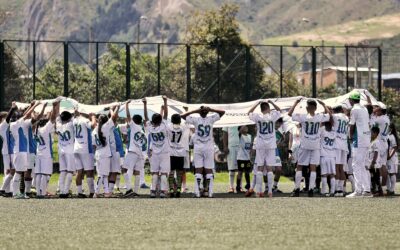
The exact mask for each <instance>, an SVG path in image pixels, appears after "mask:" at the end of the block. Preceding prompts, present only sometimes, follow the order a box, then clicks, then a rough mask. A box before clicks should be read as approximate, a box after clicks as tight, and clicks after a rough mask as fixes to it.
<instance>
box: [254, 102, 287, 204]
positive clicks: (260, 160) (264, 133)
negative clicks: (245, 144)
mask: <svg viewBox="0 0 400 250" xmlns="http://www.w3.org/2000/svg"><path fill="white" fill-rule="evenodd" d="M269 104H271V105H272V106H273V107H274V108H275V110H272V111H271V109H270V106H269ZM258 105H260V109H261V113H262V114H261V115H260V114H255V113H253V112H254V110H255V109H256V107H257V106H258ZM248 115H249V118H250V120H252V121H253V122H255V123H256V126H257V143H256V144H255V146H256V163H257V166H258V170H257V175H256V178H257V180H256V183H257V184H256V192H257V195H258V197H264V192H263V191H262V186H263V185H262V183H263V171H264V169H265V168H266V169H267V172H268V173H267V175H268V196H269V197H270V198H271V197H272V178H273V173H272V166H274V164H275V162H276V148H277V147H276V135H275V122H276V121H277V120H278V119H279V118H280V117H281V110H280V108H279V107H278V106H277V105H276V104H275V103H273V102H272V101H271V100H268V101H260V102H258V103H256V104H255V105H254V106H253V107H251V108H250V110H249V112H248Z"/></svg>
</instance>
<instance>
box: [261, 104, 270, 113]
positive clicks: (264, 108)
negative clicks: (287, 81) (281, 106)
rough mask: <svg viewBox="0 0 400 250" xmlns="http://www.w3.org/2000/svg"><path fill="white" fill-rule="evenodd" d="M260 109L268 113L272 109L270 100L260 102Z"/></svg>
mask: <svg viewBox="0 0 400 250" xmlns="http://www.w3.org/2000/svg"><path fill="white" fill-rule="evenodd" d="M260 109H261V112H262V113H268V112H269V110H270V107H269V103H268V102H262V103H261V104H260Z"/></svg>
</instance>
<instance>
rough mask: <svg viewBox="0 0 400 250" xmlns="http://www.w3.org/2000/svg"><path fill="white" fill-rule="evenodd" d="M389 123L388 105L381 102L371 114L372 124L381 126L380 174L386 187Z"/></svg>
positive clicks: (383, 186) (383, 185) (372, 125)
mask: <svg viewBox="0 0 400 250" xmlns="http://www.w3.org/2000/svg"><path fill="white" fill-rule="evenodd" d="M389 125H390V120H389V117H388V116H387V115H386V106H385V105H384V104H383V103H381V102H379V105H376V106H374V114H373V115H372V116H371V120H370V126H371V127H374V126H377V127H378V128H379V131H380V134H379V137H378V140H379V141H380V147H379V160H380V164H379V165H380V166H381V168H380V169H379V170H380V175H381V177H382V188H384V189H385V188H386V183H387V179H388V171H387V167H386V165H387V155H388V149H389V145H388V135H389Z"/></svg>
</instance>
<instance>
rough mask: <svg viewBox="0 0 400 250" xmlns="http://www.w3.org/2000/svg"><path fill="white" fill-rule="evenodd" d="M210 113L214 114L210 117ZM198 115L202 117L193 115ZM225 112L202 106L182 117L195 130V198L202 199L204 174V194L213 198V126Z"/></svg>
mask: <svg viewBox="0 0 400 250" xmlns="http://www.w3.org/2000/svg"><path fill="white" fill-rule="evenodd" d="M209 112H214V113H215V114H212V115H210V116H208V113H209ZM195 113H198V114H200V117H198V116H193V115H192V114H195ZM224 114H225V111H223V110H218V109H213V108H209V107H205V106H201V107H200V108H199V109H196V110H193V111H189V112H186V113H184V114H182V115H181V117H182V119H184V120H186V122H187V123H188V124H192V125H193V126H194V128H195V132H194V136H193V144H194V145H193V146H194V167H195V177H196V181H195V183H194V192H195V197H200V188H199V187H200V183H201V182H202V180H203V172H205V173H206V181H205V184H206V185H204V193H205V194H207V192H208V197H213V184H214V175H213V171H214V138H213V125H214V123H215V122H216V121H218V120H219V119H221V117H222V116H223V115H224Z"/></svg>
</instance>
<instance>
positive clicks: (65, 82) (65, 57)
mask: <svg viewBox="0 0 400 250" xmlns="http://www.w3.org/2000/svg"><path fill="white" fill-rule="evenodd" d="M68 71H69V61H68V42H64V96H68V92H69V89H68V81H69V79H68Z"/></svg>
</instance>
